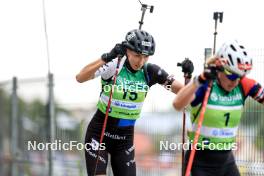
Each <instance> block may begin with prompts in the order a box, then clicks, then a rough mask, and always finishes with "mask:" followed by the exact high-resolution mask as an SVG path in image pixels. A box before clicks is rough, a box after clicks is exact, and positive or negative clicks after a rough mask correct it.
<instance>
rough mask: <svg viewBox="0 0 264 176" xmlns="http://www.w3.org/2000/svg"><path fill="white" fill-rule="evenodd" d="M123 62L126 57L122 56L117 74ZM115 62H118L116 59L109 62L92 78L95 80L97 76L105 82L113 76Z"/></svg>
mask: <svg viewBox="0 0 264 176" xmlns="http://www.w3.org/2000/svg"><path fill="white" fill-rule="evenodd" d="M125 60H126V56H124V57H123V58H122V59H121V62H120V65H119V72H120V70H121V68H122V67H123V64H124V62H125ZM117 62H118V59H117V58H116V59H113V60H112V61H111V62H108V63H106V64H104V65H103V66H101V67H100V68H99V69H98V70H97V71H96V72H95V74H94V77H95V78H96V77H98V76H101V77H102V79H104V80H107V79H109V78H111V77H113V76H114V75H115V72H116V67H117Z"/></svg>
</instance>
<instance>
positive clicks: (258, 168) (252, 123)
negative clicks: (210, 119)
mask: <svg viewBox="0 0 264 176" xmlns="http://www.w3.org/2000/svg"><path fill="white" fill-rule="evenodd" d="M142 2H143V3H147V4H150V5H154V12H153V14H149V13H147V14H146V16H145V23H144V25H143V29H145V30H147V31H149V32H150V33H151V34H152V35H153V36H154V37H155V40H156V43H157V49H156V53H155V56H153V58H151V59H150V60H149V61H150V62H152V63H155V64H158V65H160V66H161V67H162V68H164V69H165V70H166V71H167V72H169V73H171V74H174V75H175V78H176V79H177V80H179V81H181V82H183V74H182V73H181V70H180V68H177V63H178V62H181V61H183V60H184V58H186V57H189V58H190V59H191V60H192V61H193V62H194V64H195V71H194V75H197V74H199V73H200V72H201V71H202V69H203V64H202V63H203V62H204V57H205V56H204V49H205V48H212V47H213V32H214V21H213V12H215V11H222V12H224V18H223V23H221V24H219V25H218V36H217V47H219V46H220V44H221V43H222V42H224V41H225V40H229V39H238V40H239V41H241V43H243V44H244V45H245V47H246V48H248V49H249V51H250V53H251V56H252V57H253V58H254V66H253V67H254V68H253V71H252V72H251V73H250V75H249V77H251V78H254V79H255V80H257V81H258V82H259V83H261V84H262V85H264V76H263V75H264V70H263V68H264V47H263V41H264V40H263V39H264V34H263V31H264V25H263V24H262V23H261V21H263V19H262V16H263V15H264V14H263V13H264V12H263V10H262V8H261V7H262V6H261V2H259V1H249V0H245V1H243V2H240V1H238V0H234V1H232V2H230V1H227V0H222V1H220V0H210V1H209V0H205V1H200V2H198V1H195V0H186V1H184V2H176V1H173V0H168V1H166V2H165V1H164V2H163V1H162V2H161V1H158V0H145V1H142ZM140 7H141V6H140V4H139V3H138V1H136V0H127V1H122V0H116V1H103V0H97V1H91V0H74V1H73V0H66V1H65V0H52V1H51V0H46V1H44V0H43V1H41V0H23V1H21V0H9V1H0V24H1V27H0V58H1V61H2V62H1V64H0V175H1V176H2V175H3V176H8V175H12V176H24V175H27V176H46V175H52V174H53V175H56V176H57V175H58V176H60V175H62V176H68V175H77V176H78V175H80V176H81V175H86V170H85V161H84V153H83V151H78V150H70V151H65V150H58V151H46V150H39V151H32V150H28V148H27V147H28V141H36V142H37V143H48V142H50V141H54V140H61V142H62V143H63V142H69V141H78V142H81V143H82V142H83V141H84V134H85V131H86V128H87V125H88V123H89V121H90V120H91V117H92V115H93V113H94V112H95V110H96V109H95V107H96V103H97V99H98V97H99V93H100V79H95V80H92V81H89V82H86V83H83V84H79V83H77V82H76V81H75V75H76V74H77V73H78V72H79V71H80V69H81V68H82V67H84V66H85V65H86V64H88V63H89V62H92V61H93V60H95V59H96V58H98V57H100V55H101V54H102V53H104V52H107V51H109V50H110V49H111V48H112V47H113V46H114V44H115V43H117V42H120V41H122V40H123V39H124V36H125V34H126V32H127V31H129V30H131V29H134V28H137V27H138V21H139V20H140V16H141V11H140ZM47 60H49V62H48V61H47ZM48 63H49V64H48ZM48 70H49V71H48ZM174 97H175V96H174V95H173V94H172V93H170V92H168V91H166V90H165V89H164V88H163V87H161V86H159V85H155V86H153V87H152V88H151V89H150V92H149V93H148V96H147V99H146V100H145V104H144V107H143V112H142V115H141V118H140V119H139V120H138V121H137V122H136V131H135V146H136V162H137V169H138V170H137V173H138V175H139V176H178V175H180V173H181V172H180V170H181V151H180V150H169V151H165V150H160V141H168V142H169V143H180V142H181V141H182V139H181V133H182V113H181V112H176V111H175V110H174V109H173V108H172V100H173V98H174ZM187 116H188V113H187ZM263 116H264V108H263V106H261V105H259V104H258V103H256V102H254V101H252V100H251V99H250V98H249V99H248V100H247V102H246V105H245V110H244V113H243V118H242V123H241V125H240V130H239V135H238V137H237V142H238V150H237V151H235V155H236V160H237V164H238V165H239V169H240V172H241V173H242V175H245V176H247V175H252V176H255V175H256V176H258V175H264V130H263V126H264V119H263V118H264V117H263ZM188 124H189V123H188ZM188 124H187V126H189V125H188ZM51 173H52V174H51ZM108 175H111V169H110V168H109V170H108Z"/></svg>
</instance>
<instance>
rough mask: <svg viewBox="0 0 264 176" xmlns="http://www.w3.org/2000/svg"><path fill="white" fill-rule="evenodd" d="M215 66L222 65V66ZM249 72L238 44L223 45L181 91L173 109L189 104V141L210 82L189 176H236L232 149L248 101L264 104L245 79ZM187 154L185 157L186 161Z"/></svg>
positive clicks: (254, 85) (257, 86) (249, 63)
mask: <svg viewBox="0 0 264 176" xmlns="http://www.w3.org/2000/svg"><path fill="white" fill-rule="evenodd" d="M218 63H222V66H221V65H219V64H218ZM251 69H252V58H251V57H250V56H249V55H248V53H247V51H246V49H245V48H244V47H243V46H242V45H240V44H239V43H238V42H237V41H230V42H226V43H225V44H223V45H222V47H221V48H220V49H219V51H218V52H217V54H216V55H215V56H214V57H213V58H211V59H209V61H208V62H207V65H206V67H205V69H204V71H203V73H202V74H201V75H200V76H198V77H195V78H194V79H193V81H191V82H190V83H189V84H188V85H186V86H185V87H184V88H182V89H181V90H180V91H179V92H178V95H177V97H176V98H175V99H174V102H173V105H174V107H175V108H176V109H177V110H180V109H182V108H183V107H185V106H186V105H188V104H189V103H190V105H191V114H190V115H191V121H192V129H191V130H190V131H188V136H189V139H190V140H191V141H193V139H194V135H195V131H196V130H197V122H198V118H197V117H199V113H200V110H201V107H202V102H203V99H204V97H205V92H206V90H207V87H208V84H209V82H211V81H212V88H211V92H210V94H209V99H208V103H207V106H206V111H205V114H204V120H203V123H202V127H201V133H200V136H199V140H198V143H197V146H194V147H196V148H197V151H196V154H195V157H194V161H193V167H192V170H191V175H192V176H239V175H240V174H239V171H238V168H237V166H236V164H235V159H234V156H233V153H232V149H233V150H234V149H236V148H237V146H236V143H235V137H236V135H237V130H238V125H239V123H240V119H241V116H242V111H243V106H244V103H245V100H246V98H247V97H249V96H250V97H252V98H253V99H254V100H256V101H258V102H259V103H262V104H263V102H264V89H263V87H262V86H261V85H260V84H259V83H258V82H256V81H255V80H253V79H250V78H248V77H247V76H246V75H247V74H248V73H249V72H250V70H251ZM189 155H190V150H188V151H187V154H186V160H185V161H186V162H185V165H186V164H187V161H188V159H189Z"/></svg>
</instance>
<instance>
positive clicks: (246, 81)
mask: <svg viewBox="0 0 264 176" xmlns="http://www.w3.org/2000/svg"><path fill="white" fill-rule="evenodd" d="M240 83H241V85H242V88H243V90H244V94H245V95H246V96H248V93H249V91H250V90H251V89H252V88H253V86H254V85H255V84H256V81H255V80H253V79H250V78H247V77H245V76H244V77H243V78H241V80H240Z"/></svg>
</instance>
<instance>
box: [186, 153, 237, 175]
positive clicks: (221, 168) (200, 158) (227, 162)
mask: <svg viewBox="0 0 264 176" xmlns="http://www.w3.org/2000/svg"><path fill="white" fill-rule="evenodd" d="M190 153H191V151H190V150H187V151H186V154H185V161H184V166H185V169H184V171H186V167H187V164H188V160H189V156H190ZM191 176H240V174H239V171H238V168H237V166H236V163H235V158H234V155H233V152H232V151H231V150H225V151H221V150H218V151H217V150H208V149H205V150H197V151H196V152H195V156H194V160H193V165H192V170H191Z"/></svg>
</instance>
